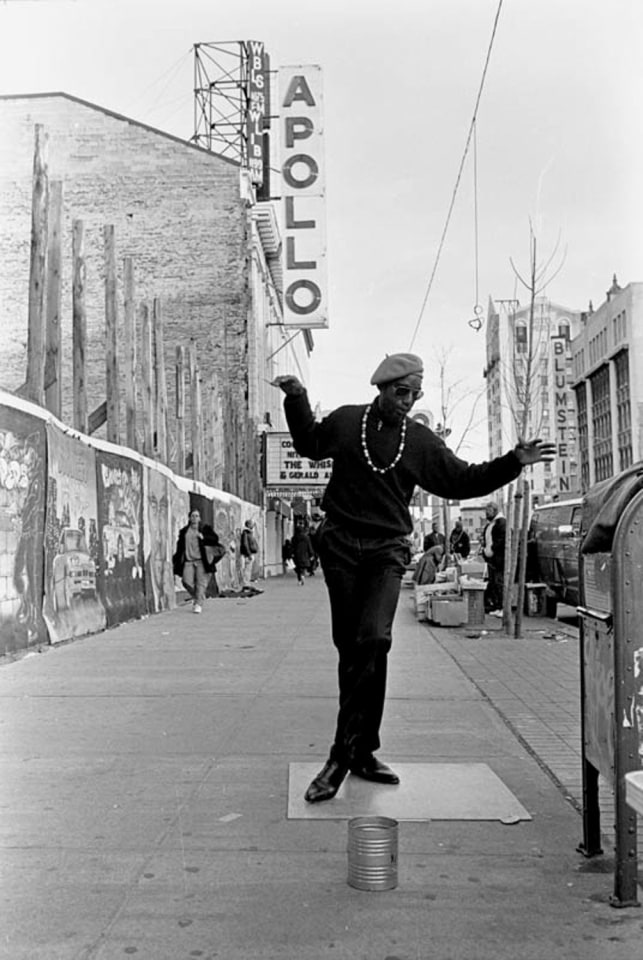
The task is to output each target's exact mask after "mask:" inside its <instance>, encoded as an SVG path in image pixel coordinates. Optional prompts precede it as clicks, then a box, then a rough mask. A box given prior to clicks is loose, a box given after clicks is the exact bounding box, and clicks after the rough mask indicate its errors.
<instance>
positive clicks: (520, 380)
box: [503, 221, 565, 638]
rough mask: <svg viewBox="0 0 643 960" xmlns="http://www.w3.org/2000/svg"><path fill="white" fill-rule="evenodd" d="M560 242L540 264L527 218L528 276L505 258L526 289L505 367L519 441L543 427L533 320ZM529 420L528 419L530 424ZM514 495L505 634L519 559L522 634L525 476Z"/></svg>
mask: <svg viewBox="0 0 643 960" xmlns="http://www.w3.org/2000/svg"><path fill="white" fill-rule="evenodd" d="M559 246H560V238H559V239H558V240H557V241H556V244H555V246H554V249H553V251H552V253H551V254H550V256H549V257H548V258H547V260H546V261H545V262H544V263H542V264H540V263H539V262H538V256H537V250H538V242H537V237H536V234H535V232H534V229H533V225H532V223H531V221H530V223H529V272H528V274H527V276H526V278H525V277H523V275H522V274H521V272H520V271H519V270H518V268H517V267H516V264H515V263H514V260H513V258H511V257H510V258H509V262H510V263H511V267H512V270H513V272H514V274H515V276H516V278H517V280H518V281H519V282H520V283H521V284H522V285H523V286H524V287H525V288H526V289H527V290H528V292H529V315H528V320H527V329H526V342H525V343H524V351H523V353H522V354H521V355H520V356H521V361H522V362H520V363H518V362H513V363H512V364H511V365H510V369H509V377H510V379H511V380H512V381H513V383H512V389H510V390H508V396H509V397H512V398H513V404H512V416H513V420H514V426H515V430H516V435H517V437H518V442H519V443H520V442H522V441H523V440H526V439H528V437H529V434H530V432H531V430H533V429H534V428H535V431H536V432H539V431H540V428H541V426H542V424H541V423H540V422H539V423H534V422H533V413H534V411H535V410H537V409H538V405H537V404H536V403H535V399H536V397H535V383H536V377H537V376H538V374H539V373H540V371H541V369H542V365H543V362H544V359H543V347H544V346H545V343H546V337H545V333H544V331H543V328H542V326H539V327H538V328H536V324H535V312H536V298H537V297H538V296H539V295H540V294H541V293H542V291H543V290H544V289H545V287H546V286H547V285H548V284H549V283H551V282H552V280H553V279H554V277H556V276H557V275H558V273H559V272H560V270H561V269H562V267H563V263H564V261H565V252H563V254H562V255H561V254H560V250H559ZM558 260H560V262H558V264H557V265H556V261H558ZM516 359H517V358H516ZM530 419H531V421H532V422H531V423H530ZM530 428H531V430H530ZM513 498H514V507H513V516H512V515H511V514H512V511H511V509H508V510H507V552H506V554H505V560H506V562H505V580H504V587H505V589H504V606H503V623H504V627H505V630H506V631H507V633H509V632H510V630H511V606H512V604H511V600H512V586H513V583H514V581H515V579H516V569H517V567H518V561H519V558H520V565H519V568H518V582H517V588H516V618H515V622H514V625H513V627H514V630H513V632H514V636H515V637H516V638H520V637H521V636H522V609H523V603H524V596H525V575H526V567H527V535H528V525H529V511H530V505H531V504H530V500H531V498H530V490H529V484H528V482H527V481H523V482H522V483H520V481H519V482H518V483H517V484H516V487H515V491H514V494H513ZM507 561H508V562H507Z"/></svg>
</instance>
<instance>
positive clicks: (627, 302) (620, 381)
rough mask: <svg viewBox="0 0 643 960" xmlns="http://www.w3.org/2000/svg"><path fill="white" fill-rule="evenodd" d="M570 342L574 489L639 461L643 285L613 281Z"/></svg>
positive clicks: (641, 446)
mask: <svg viewBox="0 0 643 960" xmlns="http://www.w3.org/2000/svg"><path fill="white" fill-rule="evenodd" d="M582 318H583V322H582V324H581V328H580V331H579V333H578V335H577V336H575V337H574V339H573V341H572V356H573V362H572V378H573V381H572V388H573V391H574V393H575V395H576V406H577V410H578V455H579V468H580V470H579V474H580V489H581V490H582V492H583V493H584V492H585V491H586V490H588V489H589V488H590V487H591V486H593V485H594V484H595V483H598V482H599V481H600V480H605V479H607V478H608V477H612V476H614V475H615V474H618V473H620V472H621V471H622V470H625V469H626V468H627V467H629V466H630V465H631V464H632V463H635V462H637V461H638V460H640V459H641V458H643V283H628V285H627V286H626V287H620V286H619V285H618V283H617V282H616V277H614V278H613V281H612V286H611V287H610V289H609V290H608V291H607V293H606V299H605V302H604V303H602V304H601V306H600V307H599V308H598V309H597V310H592V309H590V310H589V311H588V312H587V313H585V314H583V315H582Z"/></svg>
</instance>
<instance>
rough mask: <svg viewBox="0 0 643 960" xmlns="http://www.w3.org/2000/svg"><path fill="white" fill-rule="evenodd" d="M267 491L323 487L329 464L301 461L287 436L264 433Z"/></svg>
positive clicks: (328, 472)
mask: <svg viewBox="0 0 643 960" xmlns="http://www.w3.org/2000/svg"><path fill="white" fill-rule="evenodd" d="M264 436H265V439H266V460H265V464H266V470H265V480H266V487H289V488H293V487H296V488H299V487H316V488H317V487H322V488H323V487H325V486H326V484H327V483H328V481H329V480H330V472H331V469H332V466H333V461H332V460H330V459H329V460H309V459H308V457H300V456H299V454H298V453H297V451H296V450H295V448H294V447H293V445H292V440H291V438H290V434H289V433H266V434H264Z"/></svg>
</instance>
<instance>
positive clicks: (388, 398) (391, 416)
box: [378, 374, 423, 424]
mask: <svg viewBox="0 0 643 960" xmlns="http://www.w3.org/2000/svg"><path fill="white" fill-rule="evenodd" d="M379 389H380V395H379V398H378V406H379V410H380V415H381V417H382V420H383V421H384V422H385V423H390V424H395V423H401V422H402V420H403V419H404V417H405V416H406V415H407V414H408V413H409V411H410V410H411V407H412V406H413V404H414V403H415V402H416V401H417V400H419V399H420V398H421V397H422V396H423V394H422V377H419V376H417V375H415V374H409V376H407V377H402V378H401V379H400V380H393V382H392V383H384V384H382V386H381V387H380V388H379Z"/></svg>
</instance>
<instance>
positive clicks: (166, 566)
mask: <svg viewBox="0 0 643 960" xmlns="http://www.w3.org/2000/svg"><path fill="white" fill-rule="evenodd" d="M143 477H144V499H145V523H144V528H143V529H144V537H143V545H144V552H145V560H144V567H145V595H146V597H147V608H148V610H149V612H150V613H159V612H160V611H161V610H171V609H172V608H173V607H174V606H175V605H176V600H175V595H174V575H173V573H172V543H173V540H172V533H171V529H172V524H171V520H170V516H171V514H170V511H171V499H170V491H169V487H170V486H171V484H170V482H169V481H168V478H167V477H166V476H165V474H164V473H161V472H160V471H159V470H152V469H150V467H146V468H145V469H144V471H143Z"/></svg>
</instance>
